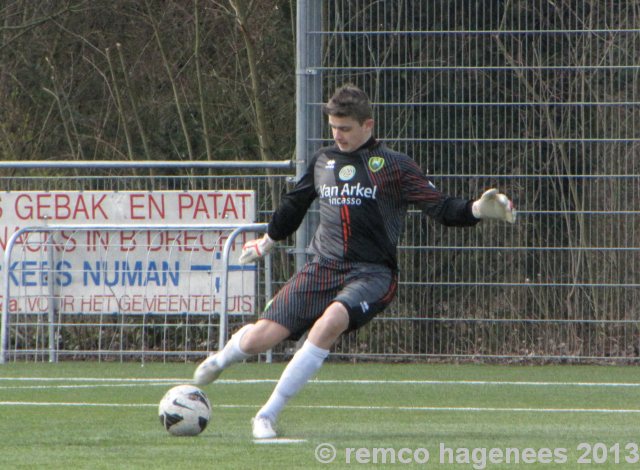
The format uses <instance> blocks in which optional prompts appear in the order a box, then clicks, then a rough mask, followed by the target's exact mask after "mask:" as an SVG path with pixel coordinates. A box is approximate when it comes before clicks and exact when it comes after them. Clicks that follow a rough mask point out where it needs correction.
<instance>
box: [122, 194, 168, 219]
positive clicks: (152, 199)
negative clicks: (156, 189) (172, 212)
mask: <svg viewBox="0 0 640 470" xmlns="http://www.w3.org/2000/svg"><path fill="white" fill-rule="evenodd" d="M165 213H166V206H165V200H164V194H160V195H154V194H150V193H134V194H130V195H129V216H130V217H131V220H144V219H149V220H153V219H154V216H158V217H159V218H161V219H164V218H165Z"/></svg>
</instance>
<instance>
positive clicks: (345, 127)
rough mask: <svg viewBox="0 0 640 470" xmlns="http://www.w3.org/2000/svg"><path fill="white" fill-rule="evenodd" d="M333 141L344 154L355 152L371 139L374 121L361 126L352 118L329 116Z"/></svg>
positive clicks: (368, 121) (370, 120) (369, 120)
mask: <svg viewBox="0 0 640 470" xmlns="http://www.w3.org/2000/svg"><path fill="white" fill-rule="evenodd" d="M329 126H330V127H331V132H332V133H333V140H334V141H335V142H336V145H337V146H338V148H339V149H340V151H342V152H353V151H354V150H357V149H358V148H359V147H361V146H362V144H364V143H365V142H366V141H367V140H369V139H370V138H371V133H372V130H373V119H367V120H366V121H365V122H363V123H362V124H360V123H359V122H358V121H357V120H356V119H353V118H352V117H338V116H329Z"/></svg>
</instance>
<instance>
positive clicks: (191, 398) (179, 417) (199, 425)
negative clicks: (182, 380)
mask: <svg viewBox="0 0 640 470" xmlns="http://www.w3.org/2000/svg"><path fill="white" fill-rule="evenodd" d="M158 415H159V416H160V423H161V424H162V426H163V427H164V428H165V429H166V430H167V431H169V432H170V433H171V434H173V435H174V436H197V435H198V434H200V433H201V432H202V431H204V430H205V428H206V427H207V424H209V420H210V419H211V404H210V403H209V399H208V398H207V395H205V393H204V392H203V391H202V390H200V389H199V388H198V387H194V386H193V385H178V386H176V387H173V388H172V389H171V390H169V391H168V392H167V393H165V395H164V397H162V400H160V406H159V407H158Z"/></svg>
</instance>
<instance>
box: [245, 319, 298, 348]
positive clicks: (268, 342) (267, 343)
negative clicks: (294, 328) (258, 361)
mask: <svg viewBox="0 0 640 470" xmlns="http://www.w3.org/2000/svg"><path fill="white" fill-rule="evenodd" d="M288 335H289V331H288V330H287V329H286V328H284V327H282V326H280V325H277V324H271V323H268V324H264V323H261V322H258V323H256V324H255V325H254V327H253V328H252V329H250V330H249V331H247V332H246V333H245V335H244V336H243V337H242V340H241V341H240V349H241V350H242V352H244V353H246V354H251V355H254V354H260V353H263V352H265V351H267V350H269V349H271V348H273V347H274V346H276V345H277V344H278V343H280V342H281V341H282V340H284V339H285V338H286V337H287V336H288Z"/></svg>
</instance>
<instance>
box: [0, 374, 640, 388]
mask: <svg viewBox="0 0 640 470" xmlns="http://www.w3.org/2000/svg"><path fill="white" fill-rule="evenodd" d="M190 381H191V379H190V378H104V377H0V383H1V382H95V383H107V384H112V383H116V384H117V383H126V384H145V385H171V384H183V383H189V382H190ZM277 382H278V379H221V380H218V381H216V384H225V385H252V384H275V383H277ZM309 383H311V384H317V385H324V384H329V385H336V384H345V385H471V386H513V387H607V388H617V387H622V388H624V387H628V388H640V383H636V382H533V381H509V380H357V379H355V380H354V379H344V380H343V379H340V380H337V379H336V380H329V379H316V380H311V381H310V382H309Z"/></svg>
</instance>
